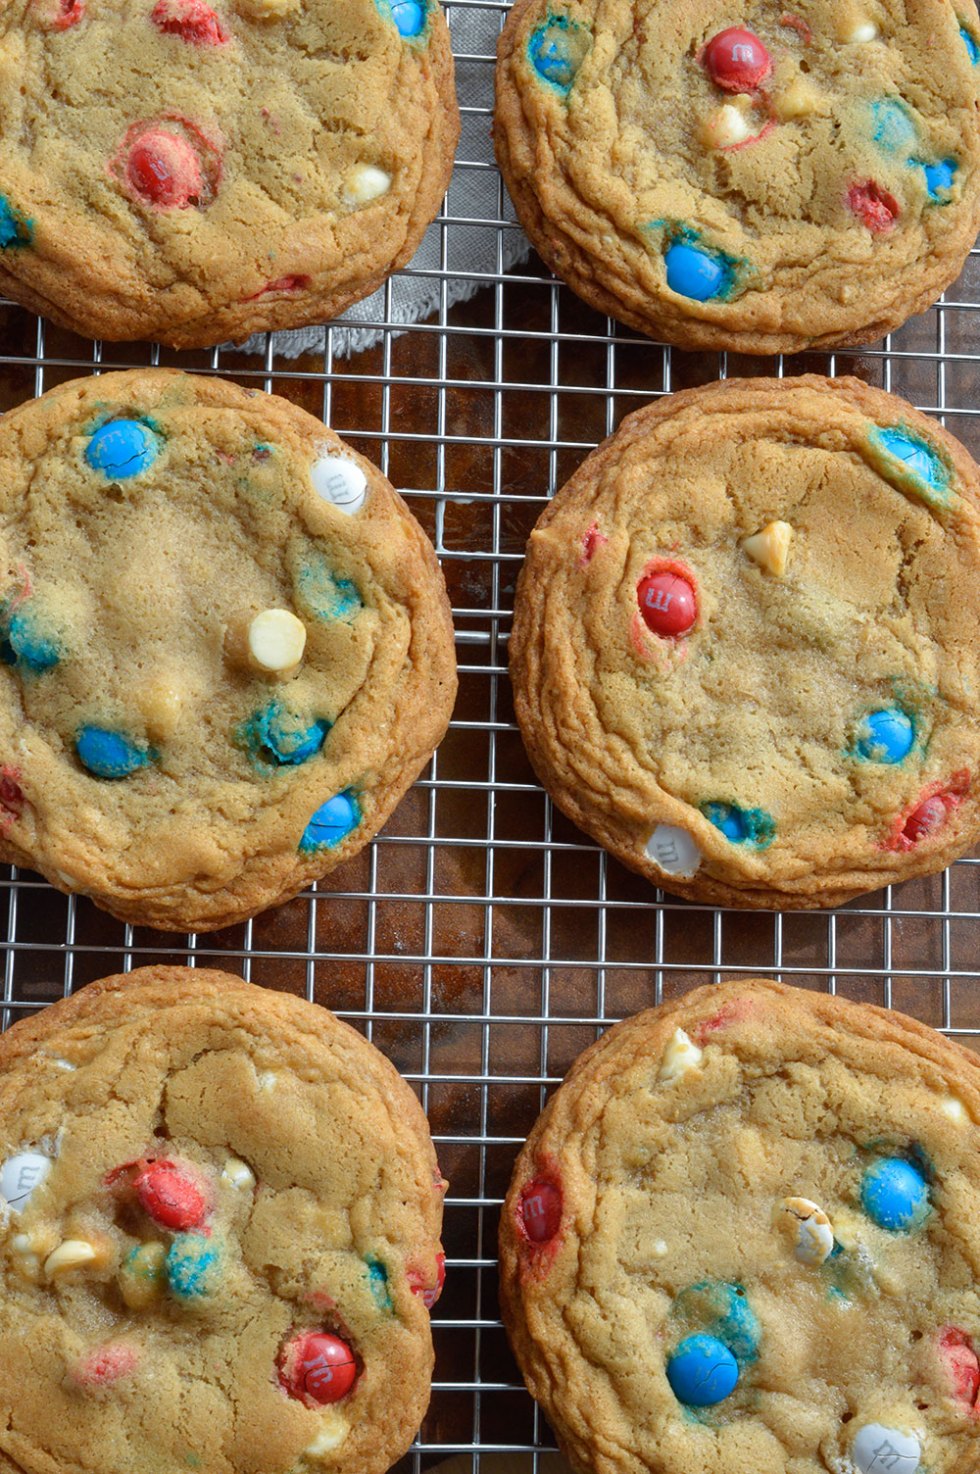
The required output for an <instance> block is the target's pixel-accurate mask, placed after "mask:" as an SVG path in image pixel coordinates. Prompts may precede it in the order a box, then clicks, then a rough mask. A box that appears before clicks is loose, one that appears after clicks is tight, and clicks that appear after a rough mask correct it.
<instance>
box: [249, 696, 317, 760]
mask: <svg viewBox="0 0 980 1474" xmlns="http://www.w3.org/2000/svg"><path fill="white" fill-rule="evenodd" d="M329 731H330V723H329V722H327V721H316V722H313V723H312V725H310V726H307V725H306V724H305V723H304V722H303V720H302V719H301V718H300V717H298V716H296V715H295V714H294V713H293V712H289V711H286V709H285V708H284V707H283V706H282V705H281V703H280V702H278V701H271V702H270V703H269V705H268V706H266V707H264V708H263V710H262V711H257V712H256V713H255V715H254V716H253V717H252V718H251V720H250V721H247V722H246V723H245V724H244V725H243V726H242V727H241V728H239V731H238V733H237V734H236V737H237V740H238V741H239V743H240V744H241V745H242V746H243V747H246V748H247V749H248V750H249V751H250V752H251V753H253V754H254V755H255V756H256V757H257V758H260V759H262V760H263V761H264V762H267V763H275V764H277V765H282V766H289V767H298V766H299V764H300V763H305V762H308V761H309V759H310V758H311V757H316V755H317V753H318V752H319V751H320V749H321V748H322V747H323V744H324V742H325V741H326V739H327V733H328V732H329Z"/></svg>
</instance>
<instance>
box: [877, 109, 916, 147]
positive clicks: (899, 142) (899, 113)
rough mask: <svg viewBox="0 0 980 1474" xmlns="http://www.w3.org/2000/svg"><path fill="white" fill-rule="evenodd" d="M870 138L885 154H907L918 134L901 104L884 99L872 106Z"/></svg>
mask: <svg viewBox="0 0 980 1474" xmlns="http://www.w3.org/2000/svg"><path fill="white" fill-rule="evenodd" d="M871 136H872V138H873V139H874V141H875V143H876V144H877V145H878V147H879V148H880V149H882V150H883V151H884V152H885V153H886V154H902V153H904V154H907V153H910V152H911V151H912V149H914V148H915V145H916V141H917V139H918V132H917V130H916V126H915V124H914V123H913V121H912V119H911V118H910V117H909V115H908V113H907V112H906V110H905V108H904V107H903V106H902V104H901V103H900V102H896V101H894V100H893V99H892V98H884V99H883V100H882V101H881V102H876V103H874V104H873V105H872V108H871Z"/></svg>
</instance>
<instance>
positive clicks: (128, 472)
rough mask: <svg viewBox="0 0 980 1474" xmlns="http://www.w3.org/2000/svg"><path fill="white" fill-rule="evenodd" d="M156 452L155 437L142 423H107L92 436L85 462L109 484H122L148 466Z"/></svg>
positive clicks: (116, 421) (139, 421)
mask: <svg viewBox="0 0 980 1474" xmlns="http://www.w3.org/2000/svg"><path fill="white" fill-rule="evenodd" d="M159 449H160V446H159V442H158V440H157V437H156V435H155V434H154V433H153V431H152V430H151V429H150V427H149V425H144V423H143V421H142V420H109V421H108V422H107V423H106V424H104V425H100V426H99V428H98V430H96V432H95V434H94V435H93V436H92V438H91V440H90V441H89V443H88V445H87V446H86V448H85V459H86V460H87V461H88V463H89V465H90V466H91V467H92V470H93V471H101V472H102V474H103V476H105V477H107V478H108V479H109V480H110V481H126V480H128V479H129V477H130V476H138V475H139V474H140V472H141V471H145V470H146V469H147V467H148V466H152V464H153V462H154V461H155V460H156V458H157V455H158V453H159Z"/></svg>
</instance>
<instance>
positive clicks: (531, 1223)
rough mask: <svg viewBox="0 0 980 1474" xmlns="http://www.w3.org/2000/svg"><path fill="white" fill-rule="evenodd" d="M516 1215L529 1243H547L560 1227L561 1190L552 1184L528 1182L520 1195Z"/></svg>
mask: <svg viewBox="0 0 980 1474" xmlns="http://www.w3.org/2000/svg"><path fill="white" fill-rule="evenodd" d="M518 1213H519V1214H520V1219H521V1223H522V1225H523V1227H524V1232H525V1233H526V1234H527V1236H528V1238H529V1239H530V1240H531V1243H532V1244H546V1243H548V1241H549V1239H553V1238H554V1236H555V1234H556V1233H557V1232H558V1230H559V1228H560V1227H561V1189H560V1188H557V1187H556V1186H555V1184H554V1183H553V1182H543V1181H538V1182H529V1183H528V1185H527V1187H526V1188H525V1189H524V1191H523V1192H522V1193H521V1201H520V1204H519V1205H518Z"/></svg>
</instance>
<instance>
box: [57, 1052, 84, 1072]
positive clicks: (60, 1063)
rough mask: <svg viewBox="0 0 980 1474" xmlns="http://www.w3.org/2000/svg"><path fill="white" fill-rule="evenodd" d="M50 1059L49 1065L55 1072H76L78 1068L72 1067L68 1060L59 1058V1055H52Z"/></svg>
mask: <svg viewBox="0 0 980 1474" xmlns="http://www.w3.org/2000/svg"><path fill="white" fill-rule="evenodd" d="M50 1058H51V1063H52V1064H53V1065H54V1067H55V1069H56V1070H77V1069H78V1066H77V1065H73V1064H72V1062H71V1060H70V1059H62V1058H61V1056H60V1054H59V1055H54V1054H53V1055H51V1057H50Z"/></svg>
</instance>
